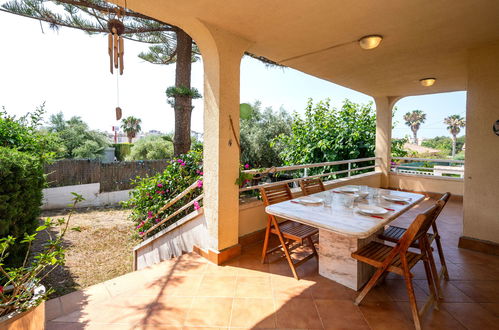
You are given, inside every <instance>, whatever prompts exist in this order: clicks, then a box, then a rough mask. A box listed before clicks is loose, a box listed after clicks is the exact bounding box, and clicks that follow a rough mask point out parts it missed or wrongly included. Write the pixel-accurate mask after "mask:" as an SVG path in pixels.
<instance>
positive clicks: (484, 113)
mask: <svg viewBox="0 0 499 330" xmlns="http://www.w3.org/2000/svg"><path fill="white" fill-rule="evenodd" d="M498 58H499V42H495V43H493V44H489V45H487V46H485V47H481V48H477V49H473V50H470V52H469V60H468V61H469V62H468V84H467V92H468V94H467V101H466V165H465V173H464V201H463V207H464V218H463V221H464V224H463V237H461V239H460V242H459V245H460V246H461V247H466V248H470V249H474V250H479V251H482V252H489V253H494V254H499V152H498V151H499V136H498V135H496V134H495V133H494V131H493V125H494V123H495V122H496V121H497V120H499V92H498V91H499V61H498Z"/></svg>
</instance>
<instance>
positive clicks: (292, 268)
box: [272, 219, 300, 280]
mask: <svg viewBox="0 0 499 330" xmlns="http://www.w3.org/2000/svg"><path fill="white" fill-rule="evenodd" d="M272 222H273V223H274V226H275V228H277V233H276V234H277V237H279V241H280V242H281V245H282V249H283V251H284V255H285V256H286V259H287V260H288V264H289V267H291V271H292V272H293V276H294V278H295V279H297V280H299V279H300V278H299V277H298V273H297V272H296V267H295V264H294V263H293V259H291V255H290V254H289V250H288V245H287V244H286V243H285V242H284V237H283V236H282V233H281V231H280V230H279V226H278V224H277V221H276V220H275V219H272Z"/></svg>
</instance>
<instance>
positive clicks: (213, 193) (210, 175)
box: [201, 24, 250, 254]
mask: <svg viewBox="0 0 499 330" xmlns="http://www.w3.org/2000/svg"><path fill="white" fill-rule="evenodd" d="M205 25H206V24H205ZM206 27H207V29H208V31H209V32H210V34H211V36H212V38H213V41H214V43H213V45H214V46H216V48H215V47H211V48H209V49H207V50H206V51H205V50H204V49H201V51H202V53H203V63H204V73H205V87H204V95H203V96H204V106H205V109H204V162H203V164H204V181H205V182H204V183H205V184H204V194H205V197H204V209H205V216H206V220H207V226H208V232H209V235H210V249H212V250H214V251H215V253H218V252H220V251H222V250H224V249H228V248H231V247H234V246H237V245H238V238H239V235H238V234H239V227H238V225H239V187H238V186H237V185H236V179H237V177H238V176H239V147H238V145H237V141H238V140H239V103H240V100H239V80H240V72H239V71H240V70H239V69H240V62H241V57H242V56H243V54H244V51H245V50H246V49H247V47H248V46H249V44H250V43H249V42H248V41H247V40H244V39H241V38H238V37H236V36H234V35H232V34H230V33H227V32H225V31H223V30H220V29H219V28H216V27H212V26H209V25H206ZM231 119H232V124H231ZM232 125H233V127H234V130H235V134H234V132H233V130H232ZM212 252H213V251H212ZM232 254H233V253H232ZM236 254H237V253H236Z"/></svg>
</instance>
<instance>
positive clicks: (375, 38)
mask: <svg viewBox="0 0 499 330" xmlns="http://www.w3.org/2000/svg"><path fill="white" fill-rule="evenodd" d="M381 40H383V37H382V36H380V35H376V34H373V35H370V36H365V37H362V38H360V39H359V46H360V48H362V49H374V48H376V47H378V46H379V44H380V43H381Z"/></svg>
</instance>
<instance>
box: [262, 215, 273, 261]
mask: <svg viewBox="0 0 499 330" xmlns="http://www.w3.org/2000/svg"><path fill="white" fill-rule="evenodd" d="M270 226H272V220H271V219H270V217H269V219H268V221H267V229H266V230H265V239H264V241H263V250H262V264H264V263H265V260H266V259H267V249H268V246H269V238H270Z"/></svg>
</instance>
